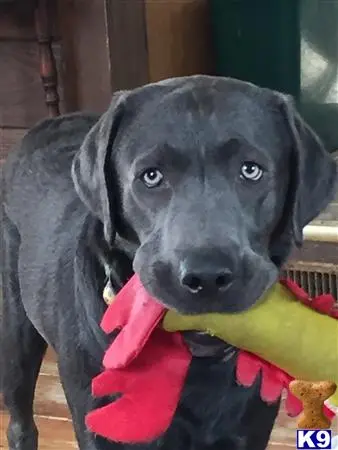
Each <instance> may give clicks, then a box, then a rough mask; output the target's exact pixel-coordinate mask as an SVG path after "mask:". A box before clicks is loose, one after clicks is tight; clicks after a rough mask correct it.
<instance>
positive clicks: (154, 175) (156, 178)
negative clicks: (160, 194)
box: [140, 168, 163, 188]
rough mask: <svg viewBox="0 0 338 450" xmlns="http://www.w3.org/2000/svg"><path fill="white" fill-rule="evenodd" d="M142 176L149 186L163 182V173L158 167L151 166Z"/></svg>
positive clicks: (155, 185) (142, 179)
mask: <svg viewBox="0 0 338 450" xmlns="http://www.w3.org/2000/svg"><path fill="white" fill-rule="evenodd" d="M140 178H141V181H142V182H143V183H144V184H145V185H146V186H147V187H148V188H153V187H157V186H159V185H160V184H161V183H162V180H163V175H162V173H161V172H160V171H159V170H158V169H155V168H150V169H147V170H145V171H144V172H143V173H142V174H141V177H140Z"/></svg>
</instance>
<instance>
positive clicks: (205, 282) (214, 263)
mask: <svg viewBox="0 0 338 450" xmlns="http://www.w3.org/2000/svg"><path fill="white" fill-rule="evenodd" d="M232 266H233V264H231V261H229V258H221V257H219V256H218V257H213V256H211V257H210V256H209V257H207V256H203V254H201V255H194V256H191V257H188V258H186V259H185V260H184V261H183V262H182V263H181V267H180V269H181V270H180V282H181V285H182V286H183V287H184V288H185V289H187V290H188V291H189V292H191V293H193V294H200V295H215V294H217V293H220V292H222V291H226V290H227V289H228V288H229V287H230V285H231V284H232V283H233V280H234V272H233V267H232Z"/></svg>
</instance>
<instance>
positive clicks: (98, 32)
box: [59, 0, 112, 112]
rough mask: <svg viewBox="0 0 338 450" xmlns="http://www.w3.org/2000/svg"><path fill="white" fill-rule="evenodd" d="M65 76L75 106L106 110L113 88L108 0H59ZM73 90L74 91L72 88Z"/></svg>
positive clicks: (70, 97)
mask: <svg viewBox="0 0 338 450" xmlns="http://www.w3.org/2000/svg"><path fill="white" fill-rule="evenodd" d="M59 17H60V30H61V36H62V46H63V48H64V49H65V53H64V57H63V61H64V70H63V77H64V79H65V80H66V83H65V84H68V78H69V77H70V79H71V81H70V85H71V87H70V88H68V87H67V88H66V92H67V94H66V95H67V103H68V101H69V100H70V103H71V108H72V109H79V110H90V111H93V112H102V111H104V110H105V109H106V108H107V107H108V105H109V102H110V99H111V94H112V89H111V81H110V63H109V51H108V40H107V27H106V21H105V17H106V13H105V1H104V0H81V1H78V0H59ZM71 90H73V92H70V91H71Z"/></svg>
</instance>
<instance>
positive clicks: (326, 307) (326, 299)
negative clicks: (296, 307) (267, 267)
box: [281, 279, 338, 319]
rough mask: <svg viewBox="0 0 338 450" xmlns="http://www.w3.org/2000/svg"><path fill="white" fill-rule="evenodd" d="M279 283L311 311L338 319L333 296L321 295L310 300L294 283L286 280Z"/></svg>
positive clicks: (337, 308)
mask: <svg viewBox="0 0 338 450" xmlns="http://www.w3.org/2000/svg"><path fill="white" fill-rule="evenodd" d="M281 283H282V284H283V285H284V286H285V287H286V288H287V289H289V290H290V291H291V292H292V293H293V294H294V295H295V296H296V297H297V299H298V300H299V301H301V302H302V303H303V304H304V305H306V306H308V307H309V308H311V309H314V310H316V311H318V312H320V313H322V314H325V315H327V316H330V317H334V318H335V319H338V307H337V302H336V301H335V299H334V297H333V295H331V294H323V295H319V296H318V297H314V298H311V297H309V295H308V294H307V293H306V292H305V291H304V290H303V289H302V288H301V287H300V286H298V284H296V283H295V282H294V281H292V280H289V279H286V280H281Z"/></svg>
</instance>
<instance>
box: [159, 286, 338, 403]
mask: <svg viewBox="0 0 338 450" xmlns="http://www.w3.org/2000/svg"><path fill="white" fill-rule="evenodd" d="M163 327H164V329H165V330H167V331H183V330H196V331H206V332H207V333H209V334H210V335H213V336H217V337H218V338H220V339H222V340H224V341H226V342H228V343H230V344H232V345H234V346H236V347H238V348H240V349H243V350H246V351H248V352H251V353H254V354H256V355H258V356H260V357H261V358H263V359H265V360H266V361H269V362H270V363H272V364H274V365H276V366H278V367H280V368H281V369H283V370H284V371H285V372H287V373H289V374H290V375H291V376H293V377H295V378H298V379H303V380H308V381H323V380H329V381H333V382H335V383H336V384H337V385H338V320H336V319H335V318H334V317H330V316H328V315H324V314H321V313H318V312H317V311H315V310H313V309H311V308H309V307H307V306H305V305H304V304H302V303H301V302H300V301H298V300H297V298H296V296H295V295H294V294H293V293H292V292H291V291H290V290H288V289H287V288H286V287H284V286H283V285H282V284H279V283H278V284H276V285H274V286H273V287H272V288H271V289H270V290H269V291H268V292H267V294H266V295H265V296H264V297H263V298H262V299H261V300H260V302H259V303H258V304H257V305H255V306H254V307H252V308H251V309H249V310H248V311H245V312H243V313H240V314H216V313H215V314H203V315H196V316H182V315H179V314H178V313H176V312H174V311H169V312H168V313H167V314H166V316H165V318H164V321H163ZM332 403H334V404H336V405H338V398H337V394H336V395H335V396H334V397H332Z"/></svg>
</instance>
